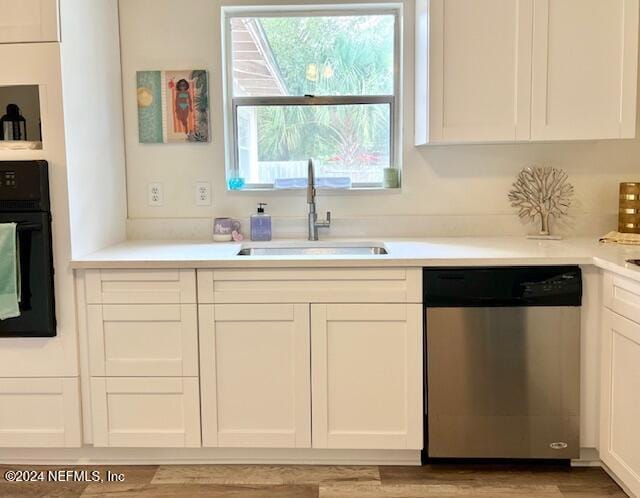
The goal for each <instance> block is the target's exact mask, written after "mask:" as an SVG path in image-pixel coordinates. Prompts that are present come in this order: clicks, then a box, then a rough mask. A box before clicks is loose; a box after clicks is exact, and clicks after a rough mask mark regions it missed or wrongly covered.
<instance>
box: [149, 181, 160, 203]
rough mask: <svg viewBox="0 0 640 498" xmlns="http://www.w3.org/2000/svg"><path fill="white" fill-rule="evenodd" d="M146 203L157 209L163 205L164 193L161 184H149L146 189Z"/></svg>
mask: <svg viewBox="0 0 640 498" xmlns="http://www.w3.org/2000/svg"><path fill="white" fill-rule="evenodd" d="M147 203H148V204H149V206H152V207H159V206H162V205H163V204H164V192H163V189H162V183H157V182H156V183H150V184H149V185H148V187H147Z"/></svg>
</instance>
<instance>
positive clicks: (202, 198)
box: [195, 182, 211, 206]
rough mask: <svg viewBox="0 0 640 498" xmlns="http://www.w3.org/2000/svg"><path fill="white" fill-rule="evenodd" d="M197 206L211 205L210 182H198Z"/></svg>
mask: <svg viewBox="0 0 640 498" xmlns="http://www.w3.org/2000/svg"><path fill="white" fill-rule="evenodd" d="M195 195H196V206H210V205H211V184H210V183H209V182H198V183H196V192H195Z"/></svg>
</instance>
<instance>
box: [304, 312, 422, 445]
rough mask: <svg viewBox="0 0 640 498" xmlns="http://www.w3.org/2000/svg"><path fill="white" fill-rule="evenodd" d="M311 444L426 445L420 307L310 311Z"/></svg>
mask: <svg viewBox="0 0 640 498" xmlns="http://www.w3.org/2000/svg"><path fill="white" fill-rule="evenodd" d="M311 364H312V370H311V372H312V388H311V390H312V393H313V402H312V406H313V447H314V448H351V449H420V448H422V411H423V410H422V306H421V305H419V304H367V305H364V304H314V305H312V306H311Z"/></svg>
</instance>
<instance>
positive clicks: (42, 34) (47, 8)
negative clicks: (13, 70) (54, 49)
mask: <svg viewBox="0 0 640 498" xmlns="http://www.w3.org/2000/svg"><path fill="white" fill-rule="evenodd" d="M59 40H60V36H59V30H58V2H57V1H56V0H19V1H16V0H0V43H30V42H55V41H59Z"/></svg>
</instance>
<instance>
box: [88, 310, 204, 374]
mask: <svg viewBox="0 0 640 498" xmlns="http://www.w3.org/2000/svg"><path fill="white" fill-rule="evenodd" d="M87 311H88V313H87V316H88V329H89V351H90V368H91V375H93V376H107V377H110V376H113V377H118V376H124V377H127V376H130V377H134V376H141V377H145V376H146V377H151V376H161V377H162V376H164V377H181V376H185V377H189V376H193V377H195V376H197V375H198V318H197V316H196V305H195V304H182V305H180V304H171V305H99V304H97V305H96V304H90V305H88V307H87Z"/></svg>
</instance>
